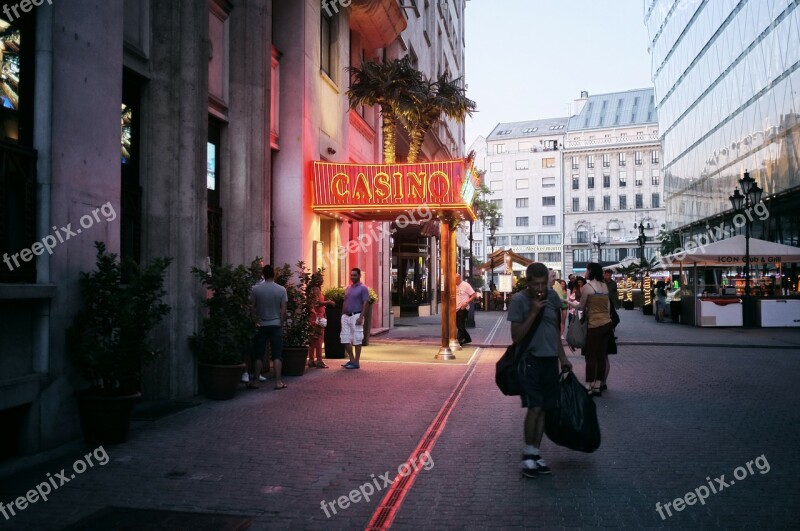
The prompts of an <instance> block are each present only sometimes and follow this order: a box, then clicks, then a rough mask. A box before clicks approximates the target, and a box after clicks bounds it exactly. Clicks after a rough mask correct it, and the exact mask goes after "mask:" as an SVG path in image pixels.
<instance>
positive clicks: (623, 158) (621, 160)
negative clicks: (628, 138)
mask: <svg viewBox="0 0 800 531" xmlns="http://www.w3.org/2000/svg"><path fill="white" fill-rule="evenodd" d="M626 159H627V157H626V155H625V153H620V154H619V160H618V161H617V162H618V163H619V165H620V166H625V161H626Z"/></svg>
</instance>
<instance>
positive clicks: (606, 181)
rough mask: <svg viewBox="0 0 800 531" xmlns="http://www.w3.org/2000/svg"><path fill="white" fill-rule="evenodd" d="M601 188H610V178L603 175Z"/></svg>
mask: <svg viewBox="0 0 800 531" xmlns="http://www.w3.org/2000/svg"><path fill="white" fill-rule="evenodd" d="M603 188H611V176H610V175H603Z"/></svg>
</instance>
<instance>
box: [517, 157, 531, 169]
mask: <svg viewBox="0 0 800 531" xmlns="http://www.w3.org/2000/svg"><path fill="white" fill-rule="evenodd" d="M514 167H515V169H517V170H527V169H528V160H527V159H525V160H518V161H516V162H515V164H514Z"/></svg>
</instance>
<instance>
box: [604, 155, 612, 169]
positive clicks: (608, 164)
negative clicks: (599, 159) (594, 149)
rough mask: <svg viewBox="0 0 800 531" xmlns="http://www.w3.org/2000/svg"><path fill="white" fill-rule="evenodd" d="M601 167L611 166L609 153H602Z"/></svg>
mask: <svg viewBox="0 0 800 531" xmlns="http://www.w3.org/2000/svg"><path fill="white" fill-rule="evenodd" d="M603 167H604V168H610V167H611V155H610V154H609V153H603Z"/></svg>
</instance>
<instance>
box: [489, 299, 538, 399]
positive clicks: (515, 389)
mask: <svg viewBox="0 0 800 531" xmlns="http://www.w3.org/2000/svg"><path fill="white" fill-rule="evenodd" d="M543 315H544V308H542V311H540V312H539V315H537V316H536V319H535V320H534V321H533V324H532V325H531V329H530V330H528V333H527V334H525V337H524V338H523V339H522V341H520V343H519V344H518V343H513V344H512V345H511V346H510V347H508V348H507V349H506V351H505V352H504V353H503V355H502V356H501V357H500V359H499V360H497V364H496V365H495V368H494V383H496V384H497V387H498V388H499V389H500V391H501V392H502V393H503V394H504V395H506V396H519V395H520V394H521V393H522V386H521V385H520V383H519V374H520V370H519V364H520V357H521V356H522V354H523V353H524V351H525V349H526V348H527V347H528V344H529V343H530V342H531V339H532V338H533V334H535V333H536V329H537V328H538V327H539V323H541V322H542V316H543Z"/></svg>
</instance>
